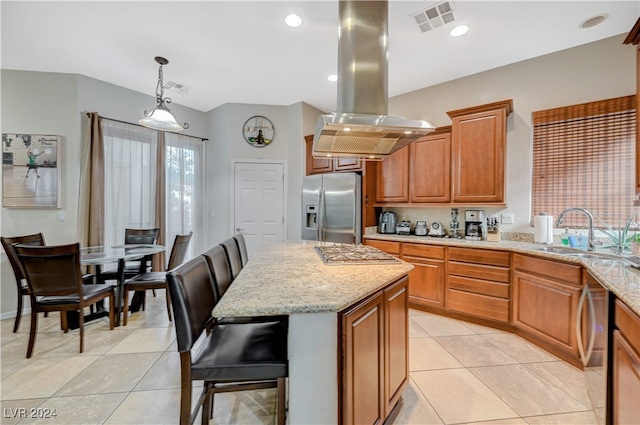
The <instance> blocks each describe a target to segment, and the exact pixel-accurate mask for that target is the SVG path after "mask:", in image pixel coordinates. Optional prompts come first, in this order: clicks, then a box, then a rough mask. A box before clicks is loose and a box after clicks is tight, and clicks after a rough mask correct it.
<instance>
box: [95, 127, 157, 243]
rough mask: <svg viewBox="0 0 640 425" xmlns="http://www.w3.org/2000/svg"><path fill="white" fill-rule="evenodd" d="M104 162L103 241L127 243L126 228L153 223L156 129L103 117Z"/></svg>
mask: <svg viewBox="0 0 640 425" xmlns="http://www.w3.org/2000/svg"><path fill="white" fill-rule="evenodd" d="M102 125H103V138H104V162H105V167H104V168H105V172H104V174H105V177H104V178H105V185H104V192H105V201H104V205H105V213H104V243H105V245H119V244H122V243H124V229H125V228H134V229H148V228H153V227H155V225H154V216H155V211H154V205H155V202H154V198H155V190H156V188H155V184H156V149H157V132H156V131H155V130H151V129H148V128H145V127H141V126H137V125H131V124H125V123H121V122H117V121H112V120H107V119H103V120H102Z"/></svg>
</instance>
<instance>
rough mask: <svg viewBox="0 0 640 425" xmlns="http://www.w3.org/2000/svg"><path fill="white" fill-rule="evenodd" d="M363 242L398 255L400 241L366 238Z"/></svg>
mask: <svg viewBox="0 0 640 425" xmlns="http://www.w3.org/2000/svg"><path fill="white" fill-rule="evenodd" d="M364 243H365V245H370V246H372V247H374V248H378V249H379V250H381V251H384V252H386V253H388V254H392V255H400V242H393V241H378V240H371V239H367V240H366V241H365V242H364Z"/></svg>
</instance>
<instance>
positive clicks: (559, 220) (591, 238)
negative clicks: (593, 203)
mask: <svg viewBox="0 0 640 425" xmlns="http://www.w3.org/2000/svg"><path fill="white" fill-rule="evenodd" d="M571 211H580V212H582V213H584V215H586V216H587V218H588V219H589V236H588V244H589V245H588V247H587V250H588V251H595V250H596V243H595V239H594V236H593V214H591V213H590V212H589V211H588V210H585V209H584V208H576V207H574V208H567V209H566V210H564V211H562V212H561V213H560V215H559V216H558V218H557V219H556V222H555V224H554V225H553V226H554V227H558V226H560V224H562V219H563V218H564V216H565V214H567V213H568V212H571Z"/></svg>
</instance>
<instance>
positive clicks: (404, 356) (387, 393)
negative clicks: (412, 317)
mask: <svg viewBox="0 0 640 425" xmlns="http://www.w3.org/2000/svg"><path fill="white" fill-rule="evenodd" d="M408 286H409V280H408V279H407V278H406V277H405V278H403V279H400V280H399V281H398V282H396V283H395V284H393V285H392V286H391V287H389V288H388V289H385V290H384V313H385V320H384V326H385V334H384V342H385V343H384V358H385V368H384V370H385V372H384V375H385V384H384V385H385V386H384V388H385V390H384V402H385V414H384V417H385V418H386V417H387V416H389V414H390V413H391V410H392V409H393V407H394V406H395V405H396V403H397V402H398V400H400V397H401V396H402V391H403V390H404V388H405V387H406V385H407V383H408V381H409V305H408V297H407V294H408V291H407V290H408Z"/></svg>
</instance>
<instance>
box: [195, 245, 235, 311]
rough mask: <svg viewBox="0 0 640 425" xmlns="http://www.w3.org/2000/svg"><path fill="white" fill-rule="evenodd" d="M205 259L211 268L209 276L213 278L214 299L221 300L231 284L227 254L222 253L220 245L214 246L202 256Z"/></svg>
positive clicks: (231, 276) (231, 278)
mask: <svg viewBox="0 0 640 425" xmlns="http://www.w3.org/2000/svg"><path fill="white" fill-rule="evenodd" d="M202 255H203V256H204V257H205V258H206V259H207V263H208V264H209V267H210V268H211V275H212V276H213V282H214V285H215V290H216V297H217V298H216V299H217V300H219V299H220V298H222V296H223V295H224V293H225V292H227V289H229V286H231V282H233V274H232V273H231V268H230V267H229V260H228V259H227V254H226V252H225V251H224V248H223V247H222V245H216V246H214V247H213V248H211V249H209V250H208V251H207V252H205V253H204V254H202Z"/></svg>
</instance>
